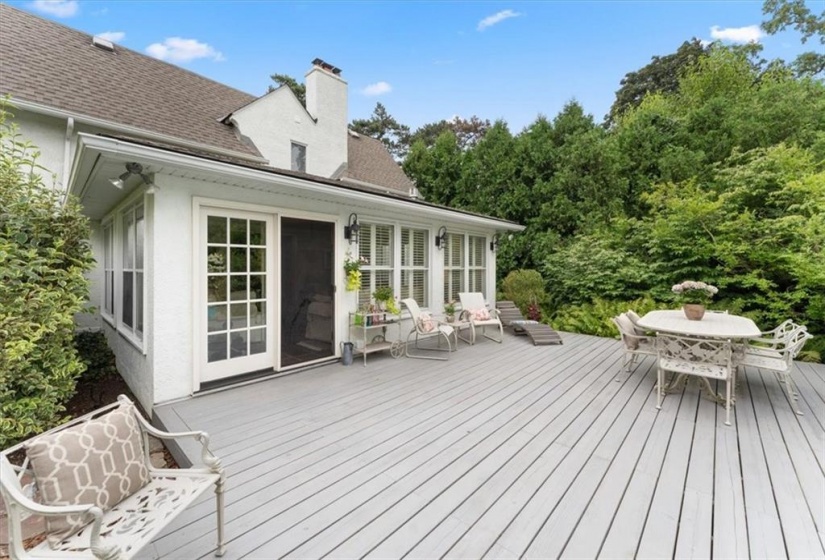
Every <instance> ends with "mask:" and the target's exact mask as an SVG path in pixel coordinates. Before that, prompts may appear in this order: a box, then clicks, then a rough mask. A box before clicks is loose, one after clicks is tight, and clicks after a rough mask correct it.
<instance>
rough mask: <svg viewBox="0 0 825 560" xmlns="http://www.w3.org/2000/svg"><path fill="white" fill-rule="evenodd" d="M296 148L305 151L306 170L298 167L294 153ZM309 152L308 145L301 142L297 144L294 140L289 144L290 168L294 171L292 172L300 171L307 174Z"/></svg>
mask: <svg viewBox="0 0 825 560" xmlns="http://www.w3.org/2000/svg"><path fill="white" fill-rule="evenodd" d="M296 146H297V147H299V148H303V150H304V168H303V169H301V168H300V166H298V165H296V160H295V157H294V153H293V152H294V150H295V147H296ZM307 151H308V150H307V145H306V144H303V143H301V142H295V141H294V140H292V141H291V142H290V144H289V166H290V169H292V171H300V172H302V173H306V172H307Z"/></svg>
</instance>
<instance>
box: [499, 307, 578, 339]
mask: <svg viewBox="0 0 825 560" xmlns="http://www.w3.org/2000/svg"><path fill="white" fill-rule="evenodd" d="M496 309H497V310H498V316H499V318H500V319H501V322H502V323H503V324H504V326H505V327H510V328H512V329H513V334H515V335H520V336H524V335H526V336H528V337H530V340H531V341H532V342H533V345H534V346H539V345H542V346H543V345H546V344H563V343H564V341H563V340H562V339H561V336H560V335H559V333H557V332H556V331H554V330H553V328H552V327H550V325H545V324H544V323H539V322H538V321H531V320H529V319H525V318H524V315H522V314H521V311H520V310H519V308H518V307H517V306H516V304H515V303H513V302H512V301H499V302H497V303H496Z"/></svg>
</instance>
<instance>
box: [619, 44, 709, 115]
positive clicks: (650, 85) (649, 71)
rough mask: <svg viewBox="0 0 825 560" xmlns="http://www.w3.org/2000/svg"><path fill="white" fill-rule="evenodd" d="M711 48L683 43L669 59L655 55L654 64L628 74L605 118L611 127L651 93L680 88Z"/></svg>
mask: <svg viewBox="0 0 825 560" xmlns="http://www.w3.org/2000/svg"><path fill="white" fill-rule="evenodd" d="M708 52H709V47H707V46H705V45H703V44H702V42H701V41H700V40H699V39H697V38H695V37H694V38H693V39H691V40H690V41H685V42H684V43H682V44H681V45H680V46H679V48H678V49H676V52H675V53H673V54H668V55H665V56H654V57H653V58H652V59H651V61H650V63H649V64H647V65H646V66H644V67H642V68H640V69H639V70H636V71H635V72H628V73H627V74H625V76H624V78H622V81H621V82H620V86H621V87H620V88H619V89H618V91H616V100H615V101H614V102H613V105H612V106H611V107H610V112H609V113H608V115H607V117H605V119H606V121H607V124H608V125H613V124H615V123H616V120H617V119H618V118H619V116H621V115H622V114H624V113H625V112H626V111H627V110H628V109H631V108H633V107H638V106H639V105H640V104H641V102H642V100H643V99H644V98H645V96H647V95H649V94H651V93H670V92H674V91H676V90H677V89H678V87H679V78H680V77H681V76H682V74H683V73H684V72H685V70H686V69H688V68H690V67H692V66H693V65H694V64H696V62H697V61H698V60H699V59H700V58H702V57H703V56H706V55H707V54H708Z"/></svg>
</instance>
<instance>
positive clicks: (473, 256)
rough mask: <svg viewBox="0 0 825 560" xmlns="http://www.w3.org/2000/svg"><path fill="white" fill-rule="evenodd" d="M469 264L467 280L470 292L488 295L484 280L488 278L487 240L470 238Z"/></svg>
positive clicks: (475, 237)
mask: <svg viewBox="0 0 825 560" xmlns="http://www.w3.org/2000/svg"><path fill="white" fill-rule="evenodd" d="M469 240H470V243H469V247H470V250H469V251H468V253H469V255H468V256H469V258H470V259H469V263H468V265H469V266H468V271H467V278H468V280H469V282H468V286H467V291H468V292H481V293H482V294H486V293H487V292H486V291H485V282H484V279H485V278H486V277H487V238H486V237H481V236H478V235H470V236H469Z"/></svg>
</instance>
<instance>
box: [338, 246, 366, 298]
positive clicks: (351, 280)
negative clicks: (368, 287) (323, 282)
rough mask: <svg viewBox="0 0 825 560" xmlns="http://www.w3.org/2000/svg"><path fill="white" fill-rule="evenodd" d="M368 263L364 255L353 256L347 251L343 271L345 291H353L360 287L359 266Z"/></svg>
mask: <svg viewBox="0 0 825 560" xmlns="http://www.w3.org/2000/svg"><path fill="white" fill-rule="evenodd" d="M365 264H370V261H368V260H367V259H366V258H365V257H358V258H356V257H353V256H352V253H349V252H348V253H347V258H345V259H344V271H345V272H346V273H347V291H348V292H355V291H357V290H360V289H361V266H362V265H365Z"/></svg>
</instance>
